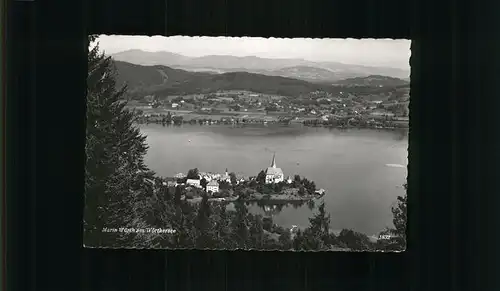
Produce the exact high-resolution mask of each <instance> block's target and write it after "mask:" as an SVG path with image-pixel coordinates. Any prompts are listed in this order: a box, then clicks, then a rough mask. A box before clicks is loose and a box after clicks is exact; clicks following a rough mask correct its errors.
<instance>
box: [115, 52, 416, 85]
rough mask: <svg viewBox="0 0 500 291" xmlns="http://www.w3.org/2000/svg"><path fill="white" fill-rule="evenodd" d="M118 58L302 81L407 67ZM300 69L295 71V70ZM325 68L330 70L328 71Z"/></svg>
mask: <svg viewBox="0 0 500 291" xmlns="http://www.w3.org/2000/svg"><path fill="white" fill-rule="evenodd" d="M113 58H114V59H115V60H118V61H124V62H129V63H133V64H138V65H164V66H169V67H174V68H178V69H183V70H186V71H214V72H219V73H228V72H242V71H243V72H248V73H256V74H265V75H272V76H282V77H294V78H297V79H303V80H306V81H337V80H340V79H345V78H352V77H366V76H369V75H384V76H391V77H396V78H407V77H408V76H409V75H410V72H409V70H403V69H398V68H389V67H371V66H362V65H354V64H343V63H338V62H313V61H307V60H303V59H268V58H260V57H255V56H246V57H237V56H228V55H209V56H202V57H187V56H183V55H180V54H175V53H171V52H166V51H163V52H146V51H141V50H129V51H125V52H121V53H117V54H114V55H113ZM312 69H315V70H318V71H322V73H321V74H320V75H319V77H317V78H312V79H311V76H314V74H311V73H310V72H309V71H311V70H312ZM297 70H298V71H303V72H300V73H297V72H295V71H297ZM328 72H332V74H331V73H328ZM326 76H328V77H326Z"/></svg>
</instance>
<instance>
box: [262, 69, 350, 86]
mask: <svg viewBox="0 0 500 291" xmlns="http://www.w3.org/2000/svg"><path fill="white" fill-rule="evenodd" d="M268 74H269V75H275V76H283V77H289V78H294V79H301V80H306V81H310V82H331V81H336V80H339V79H341V78H342V77H345V75H346V74H339V73H338V72H334V71H332V70H328V69H323V68H318V67H309V66H295V67H286V68H282V69H279V70H274V71H271V72H268ZM342 75H344V76H342Z"/></svg>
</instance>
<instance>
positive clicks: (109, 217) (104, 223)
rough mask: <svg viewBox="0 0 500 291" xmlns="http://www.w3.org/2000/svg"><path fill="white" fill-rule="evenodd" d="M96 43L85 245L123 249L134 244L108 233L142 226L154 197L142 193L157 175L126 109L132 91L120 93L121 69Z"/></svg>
mask: <svg viewBox="0 0 500 291" xmlns="http://www.w3.org/2000/svg"><path fill="white" fill-rule="evenodd" d="M95 40H96V37H95V36H91V37H89V52H88V58H87V61H88V71H87V126H86V138H87V140H86V145H85V154H86V163H85V210H84V232H85V244H86V245H89V246H100V245H106V246H113V244H117V243H118V242H117V240H118V239H124V240H127V241H126V242H125V241H121V242H120V244H121V246H124V245H126V244H127V243H130V242H131V241H130V240H128V238H131V237H132V236H125V237H120V234H117V236H113V235H112V234H110V235H102V233H101V231H102V229H103V228H104V227H109V228H118V227H124V226H127V225H132V224H134V223H139V221H140V220H141V219H143V217H142V216H143V215H145V211H146V210H145V209H144V208H142V207H143V206H144V207H145V204H141V203H138V202H139V201H144V199H146V198H147V197H148V196H150V195H152V192H151V191H141V189H142V188H144V187H143V186H144V179H146V178H147V179H152V178H153V174H152V172H151V171H149V169H148V168H147V167H146V166H145V164H144V155H145V154H146V151H147V145H146V138H145V137H144V136H142V135H141V133H140V131H139V129H138V128H137V127H135V126H134V124H133V123H134V119H135V114H134V113H133V112H130V111H128V110H126V109H125V102H123V98H124V94H125V93H126V87H123V88H121V89H117V86H116V81H115V76H116V69H115V67H114V64H113V61H112V59H111V58H110V57H106V56H105V55H104V54H103V53H101V52H100V49H99V44H98V43H95Z"/></svg>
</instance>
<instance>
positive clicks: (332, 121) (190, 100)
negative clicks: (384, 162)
mask: <svg viewBox="0 0 500 291" xmlns="http://www.w3.org/2000/svg"><path fill="white" fill-rule="evenodd" d="M408 105H409V88H408V87H402V88H392V89H390V90H387V91H381V93H373V92H372V93H350V92H339V93H338V94H331V93H327V92H323V91H316V92H311V93H308V94H303V95H301V96H299V97H295V98H292V97H286V96H279V95H269V94H258V93H254V92H248V91H223V92H217V93H210V94H194V95H182V96H163V97H160V96H153V95H149V96H145V97H144V98H143V99H142V100H131V101H128V104H127V106H128V107H129V108H133V109H134V110H136V112H138V114H139V118H138V120H137V121H138V122H139V123H163V124H186V123H187V124H200V125H204V124H234V123H238V124H248V123H261V124H268V123H286V124H294V123H295V124H304V125H308V126H331V127H369V128H407V127H408V112H409V111H408Z"/></svg>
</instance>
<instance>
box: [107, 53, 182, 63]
mask: <svg viewBox="0 0 500 291" xmlns="http://www.w3.org/2000/svg"><path fill="white" fill-rule="evenodd" d="M112 57H113V59H115V60H117V61H123V62H128V63H132V64H136V65H144V66H151V65H170V66H174V65H180V64H183V63H184V62H186V61H188V60H189V59H190V58H189V57H186V56H183V55H179V54H175V53H171V52H164V51H162V52H145V51H142V50H135V49H134V50H128V51H124V52H120V53H116V54H113V55H112Z"/></svg>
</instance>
